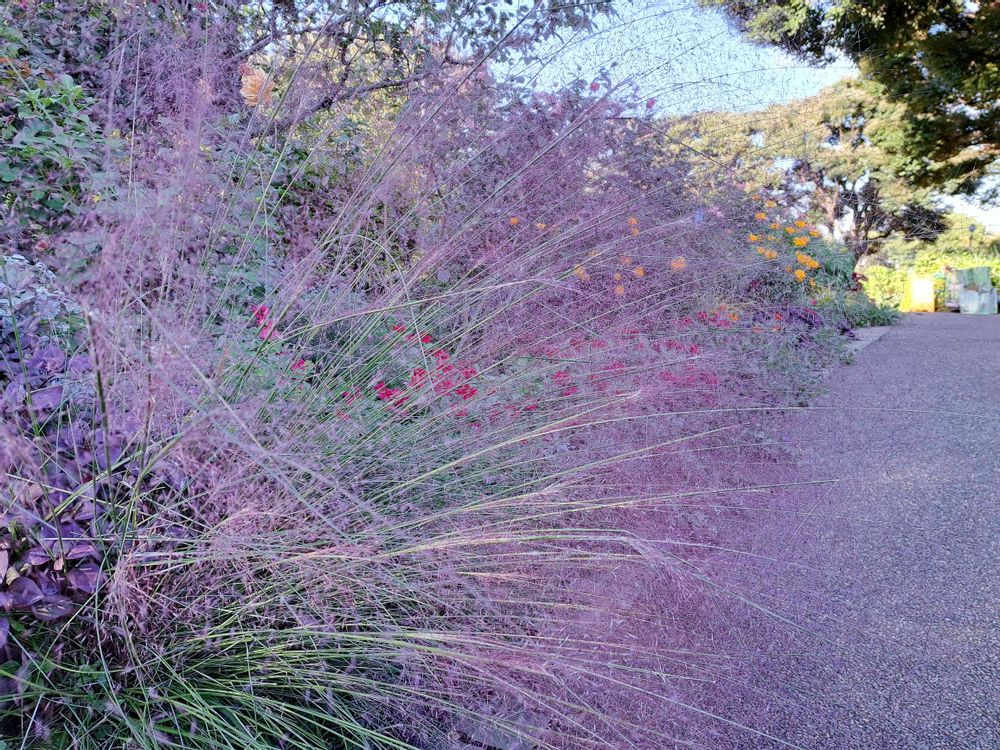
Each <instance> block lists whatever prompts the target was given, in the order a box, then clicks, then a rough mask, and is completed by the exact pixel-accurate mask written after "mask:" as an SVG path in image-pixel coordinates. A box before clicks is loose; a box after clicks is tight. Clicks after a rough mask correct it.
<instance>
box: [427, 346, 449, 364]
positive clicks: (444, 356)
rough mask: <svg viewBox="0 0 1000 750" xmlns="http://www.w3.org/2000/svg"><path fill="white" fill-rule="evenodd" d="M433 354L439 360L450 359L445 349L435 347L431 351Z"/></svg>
mask: <svg viewBox="0 0 1000 750" xmlns="http://www.w3.org/2000/svg"><path fill="white" fill-rule="evenodd" d="M431 356H432V357H434V359H436V360H437V361H438V362H444V361H445V360H446V359H448V357H449V355H448V352H446V351H445V350H444V349H435V350H434V351H432V352H431Z"/></svg>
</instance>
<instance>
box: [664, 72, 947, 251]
mask: <svg viewBox="0 0 1000 750" xmlns="http://www.w3.org/2000/svg"><path fill="white" fill-rule="evenodd" d="M905 119H906V111H905V107H904V106H903V105H902V104H897V103H893V102H890V101H887V100H885V99H883V98H882V97H880V96H879V95H878V91H877V86H876V85H874V84H872V83H871V82H868V81H863V80H857V79H848V80H845V81H842V82H840V83H838V84H836V85H834V86H831V87H829V88H827V89H825V90H823V91H822V92H820V93H819V94H817V95H816V96H814V97H810V98H807V99H801V100H796V101H794V102H790V103H788V104H778V105H772V106H771V107H768V108H767V109H765V110H761V111H754V112H705V113H698V114H695V115H691V116H687V117H681V118H676V119H674V120H670V121H667V122H665V123H664V127H665V130H666V133H667V134H668V136H669V137H668V142H669V143H670V144H671V145H670V146H669V151H670V152H671V153H677V154H679V153H683V152H685V151H691V150H695V151H697V152H698V154H699V155H700V156H701V157H702V158H701V161H700V163H701V164H702V165H704V166H703V168H704V169H706V170H708V171H710V172H711V171H715V172H717V173H718V177H719V184H725V183H726V182H728V181H731V180H732V179H733V178H736V179H737V180H738V181H739V182H741V183H742V184H743V185H744V186H745V187H746V188H747V189H749V190H751V191H760V190H764V191H767V192H769V193H770V194H772V195H774V196H775V197H780V199H781V201H782V202H783V203H787V204H789V205H792V206H797V207H798V208H799V209H800V210H802V211H803V212H807V213H809V214H810V215H811V216H812V218H813V219H814V220H815V221H817V222H819V223H822V224H824V225H826V226H827V227H828V229H829V230H830V231H831V232H833V233H836V234H839V235H841V236H842V238H843V240H844V241H845V243H846V244H847V245H848V247H850V248H851V250H852V251H853V252H854V254H855V255H857V256H858V257H860V256H862V255H866V254H869V253H872V252H875V251H877V250H878V248H879V246H880V244H881V243H882V241H883V240H885V239H886V238H888V237H890V236H902V237H906V238H908V239H917V238H920V239H925V240H933V239H934V237H935V236H936V234H937V233H938V232H939V231H941V228H942V226H943V225H942V223H941V212H940V211H939V210H938V209H937V208H936V207H935V206H934V201H933V192H932V190H931V189H929V188H917V187H913V186H912V185H909V184H907V183H905V182H904V181H900V180H899V179H897V175H898V174H900V173H905V172H906V171H907V169H909V160H908V158H907V157H906V156H905V155H904V154H902V153H901V149H900V148H899V145H900V142H901V140H902V139H903V138H904V132H905Z"/></svg>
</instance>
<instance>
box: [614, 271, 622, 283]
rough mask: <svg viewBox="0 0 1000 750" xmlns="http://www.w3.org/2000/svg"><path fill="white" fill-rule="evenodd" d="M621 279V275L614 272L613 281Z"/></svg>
mask: <svg viewBox="0 0 1000 750" xmlns="http://www.w3.org/2000/svg"><path fill="white" fill-rule="evenodd" d="M621 280H622V275H621V274H620V273H616V274H615V281H621Z"/></svg>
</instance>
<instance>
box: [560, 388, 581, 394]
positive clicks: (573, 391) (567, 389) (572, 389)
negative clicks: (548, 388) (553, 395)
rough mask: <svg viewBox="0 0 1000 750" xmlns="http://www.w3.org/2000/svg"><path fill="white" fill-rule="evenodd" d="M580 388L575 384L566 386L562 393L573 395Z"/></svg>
mask: <svg viewBox="0 0 1000 750" xmlns="http://www.w3.org/2000/svg"><path fill="white" fill-rule="evenodd" d="M579 390H580V389H579V388H577V387H576V386H575V385H571V386H570V387H569V388H566V389H565V390H564V391H563V392H562V395H564V396H572V395H574V394H576V393H577V392H578V391H579Z"/></svg>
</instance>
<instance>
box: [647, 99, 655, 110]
mask: <svg viewBox="0 0 1000 750" xmlns="http://www.w3.org/2000/svg"><path fill="white" fill-rule="evenodd" d="M655 106H656V99H647V100H646V109H652V108H653V107H655Z"/></svg>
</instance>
